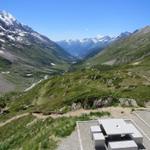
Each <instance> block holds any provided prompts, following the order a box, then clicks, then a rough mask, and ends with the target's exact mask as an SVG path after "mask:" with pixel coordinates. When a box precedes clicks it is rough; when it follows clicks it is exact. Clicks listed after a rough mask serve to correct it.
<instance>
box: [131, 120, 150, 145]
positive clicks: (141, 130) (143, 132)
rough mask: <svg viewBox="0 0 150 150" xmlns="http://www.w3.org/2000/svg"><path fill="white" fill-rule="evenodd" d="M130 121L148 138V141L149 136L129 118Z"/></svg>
mask: <svg viewBox="0 0 150 150" xmlns="http://www.w3.org/2000/svg"><path fill="white" fill-rule="evenodd" d="M131 121H132V122H133V124H134V125H135V126H136V127H137V128H138V130H139V131H140V132H141V133H142V134H143V135H144V136H145V137H146V138H147V139H148V141H149V142H150V138H149V136H148V135H147V134H146V133H145V132H144V131H143V130H142V129H141V128H140V127H139V126H138V125H137V123H136V122H135V121H133V119H131Z"/></svg>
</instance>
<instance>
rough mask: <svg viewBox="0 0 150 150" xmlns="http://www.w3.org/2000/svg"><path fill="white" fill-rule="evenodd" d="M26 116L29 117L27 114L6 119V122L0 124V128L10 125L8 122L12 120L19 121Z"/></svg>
mask: <svg viewBox="0 0 150 150" xmlns="http://www.w3.org/2000/svg"><path fill="white" fill-rule="evenodd" d="M28 115H29V113H24V114H21V115H17V116H14V117H12V118H10V119H8V120H7V121H5V122H2V123H0V127H3V126H5V125H6V124H8V123H10V122H12V121H14V120H17V119H19V118H22V117H24V116H28Z"/></svg>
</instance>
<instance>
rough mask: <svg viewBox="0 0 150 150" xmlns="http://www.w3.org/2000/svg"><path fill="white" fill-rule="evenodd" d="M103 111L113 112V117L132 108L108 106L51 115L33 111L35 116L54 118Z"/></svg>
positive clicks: (128, 111)
mask: <svg viewBox="0 0 150 150" xmlns="http://www.w3.org/2000/svg"><path fill="white" fill-rule="evenodd" d="M98 111H99V112H102V111H108V112H110V113H111V116H112V117H123V116H124V115H130V113H131V108H123V107H106V108H98V109H89V110H85V109H79V110H76V111H70V112H67V113H65V114H62V115H60V114H51V115H43V114H42V113H32V115H33V116H35V117H36V118H38V119H46V118H48V117H52V118H59V117H75V116H81V115H83V114H89V113H90V112H98Z"/></svg>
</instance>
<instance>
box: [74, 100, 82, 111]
mask: <svg viewBox="0 0 150 150" xmlns="http://www.w3.org/2000/svg"><path fill="white" fill-rule="evenodd" d="M81 108H82V105H81V103H80V102H79V103H73V104H72V106H71V110H78V109H81Z"/></svg>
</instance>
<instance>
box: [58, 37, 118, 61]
mask: <svg viewBox="0 0 150 150" xmlns="http://www.w3.org/2000/svg"><path fill="white" fill-rule="evenodd" d="M115 39H116V38H115V37H110V36H98V37H95V38H84V39H81V40H80V39H76V40H72V39H70V40H62V41H57V44H58V45H60V46H61V47H62V48H64V49H65V50H66V51H67V52H68V53H70V54H71V55H72V56H74V57H77V58H81V59H83V58H85V57H86V56H87V55H89V54H90V53H92V52H93V51H95V50H98V51H100V50H102V49H104V48H105V47H107V46H108V45H109V44H110V43H112V42H113V41H114V40H115ZM95 52H96V51H95Z"/></svg>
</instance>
